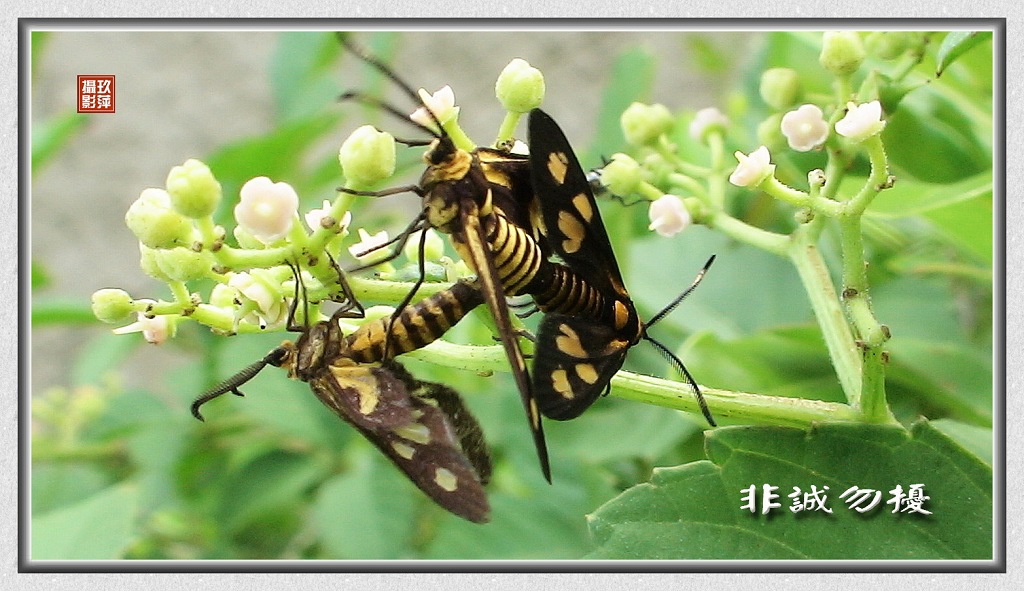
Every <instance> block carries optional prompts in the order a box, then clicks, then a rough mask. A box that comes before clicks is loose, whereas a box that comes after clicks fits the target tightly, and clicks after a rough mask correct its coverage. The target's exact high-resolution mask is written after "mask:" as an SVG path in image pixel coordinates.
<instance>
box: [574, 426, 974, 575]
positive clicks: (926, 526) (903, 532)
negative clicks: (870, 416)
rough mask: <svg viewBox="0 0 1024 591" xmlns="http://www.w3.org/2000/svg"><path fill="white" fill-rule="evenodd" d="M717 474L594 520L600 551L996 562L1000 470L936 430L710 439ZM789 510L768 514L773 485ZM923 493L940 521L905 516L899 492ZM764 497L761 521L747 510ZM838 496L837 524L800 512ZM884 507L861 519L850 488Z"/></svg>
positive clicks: (632, 496)
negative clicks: (797, 499) (748, 503)
mask: <svg viewBox="0 0 1024 591" xmlns="http://www.w3.org/2000/svg"><path fill="white" fill-rule="evenodd" d="M707 448H708V456H709V458H710V460H711V461H709V462H696V463H692V464H686V465H683V466H676V467H673V468H663V469H660V470H657V471H655V474H654V476H653V478H652V480H651V482H650V483H647V484H642V485H639V486H636V487H633V488H632V489H629V490H627V491H626V492H625V493H623V494H622V495H620V496H619V497H618V498H616V499H614V500H612V501H611V502H609V503H608V504H607V505H605V506H603V507H601V508H600V509H598V511H596V512H595V513H594V514H593V515H592V516H591V518H590V528H591V532H592V534H593V536H594V539H595V541H596V542H597V545H598V548H597V550H596V551H595V552H593V553H592V554H591V555H590V558H615V559H743V560H750V559H817V560H839V559H860V560H899V559H932V560H964V559H974V560H990V559H992V557H993V555H992V539H993V530H992V527H993V521H992V469H991V467H990V466H988V465H986V464H984V463H983V462H982V461H981V460H980V459H979V458H978V457H977V456H975V455H974V454H972V453H970V452H968V451H966V450H965V449H963V448H962V447H960V446H959V445H957V444H956V443H955V442H954V441H952V440H950V439H949V438H947V437H946V436H945V435H943V434H941V433H940V432H939V431H937V430H936V429H934V428H933V427H932V426H931V425H929V424H928V423H926V422H922V423H919V424H917V425H916V426H915V427H914V428H913V429H912V430H911V431H909V432H908V431H905V430H903V429H900V428H898V427H887V426H871V425H860V424H829V425H822V426H819V427H816V428H814V429H812V430H810V431H803V430H799V429H789V428H769V427H732V428H725V429H719V430H717V431H715V432H713V433H711V434H710V435H709V436H708V439H707ZM764 484H770V485H773V486H777V487H779V488H778V489H777V491H776V494H778V495H779V498H778V499H777V500H776V502H779V503H781V507H780V508H777V509H774V510H772V511H770V512H769V513H768V514H767V515H765V514H762V513H761V507H762V505H761V499H760V492H761V490H762V485H764ZM913 484H922V485H923V486H924V494H925V495H927V496H928V497H929V499H927V500H926V501H925V503H924V504H923V509H924V510H927V511H930V512H931V514H930V515H925V514H921V513H913V512H902V511H901V512H898V513H895V514H894V513H893V512H892V511H893V508H894V507H895V505H892V504H889V500H890V498H891V493H890V492H889V491H892V490H894V488H895V487H896V486H897V485H900V486H902V487H903V490H904V491H906V490H909V487H910V485H913ZM751 485H753V486H754V487H755V489H756V490H757V492H758V495H757V496H758V505H757V510H756V512H754V513H752V512H750V511H749V510H747V509H744V508H742V506H743V505H744V499H743V494H744V492H743V491H744V489H747V487H750V486H751ZM812 486H817V487H818V489H819V490H820V489H822V487H825V486H827V487H828V490H827V495H828V496H827V500H826V503H825V504H826V506H827V507H829V508H830V509H831V510H832V513H831V514H826V513H824V512H820V511H815V512H810V511H802V512H792V511H791V510H790V507H791V501H790V499H789V498H788V495H789V494H790V493H791V492H792V491H793V490H794V487H799V488H800V490H801V491H802V492H805V493H806V492H810V491H811V487H812ZM853 486H856V487H859V488H861V489H874V490H877V491H880V492H881V499H880V500H879V503H878V505H877V506H876V507H874V509H872V510H870V511H867V512H865V513H860V512H858V511H856V510H854V509H853V508H851V507H850V506H847V505H846V504H845V503H844V501H842V500H841V499H840V498H839V497H840V495H841V494H843V493H844V492H845V491H847V490H848V489H850V487H853Z"/></svg>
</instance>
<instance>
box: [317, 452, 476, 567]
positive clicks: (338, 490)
mask: <svg viewBox="0 0 1024 591" xmlns="http://www.w3.org/2000/svg"><path fill="white" fill-rule="evenodd" d="M361 451H363V452H365V453H360V454H358V457H357V458H356V460H355V462H354V466H353V469H352V470H350V471H348V472H346V473H345V474H342V475H340V476H337V477H335V478H333V479H331V480H329V481H328V482H327V483H325V484H324V486H322V487H321V488H320V490H319V491H318V493H317V496H316V500H315V502H314V504H313V518H314V519H313V521H314V526H315V528H316V530H317V531H318V532H319V537H320V540H321V541H322V542H323V544H324V549H325V550H326V557H328V558H344V559H399V558H415V557H416V556H415V554H414V547H413V542H414V540H413V534H414V531H415V526H416V520H415V519H414V517H415V515H416V506H417V504H423V503H428V502H429V501H428V500H427V499H426V498H418V497H417V495H419V497H423V494H422V493H421V492H419V490H417V489H416V487H415V486H413V485H412V483H411V482H409V481H408V480H406V479H405V478H404V477H403V476H402V474H401V473H400V472H399V471H398V470H397V469H396V468H395V467H394V466H392V465H390V464H389V463H388V462H387V460H385V459H384V458H383V457H372V454H376V453H377V452H376V450H371V449H370V448H369V446H366V449H364V450H361ZM438 511H439V512H442V513H443V511H442V510H441V509H438ZM453 519H457V518H454V517H453Z"/></svg>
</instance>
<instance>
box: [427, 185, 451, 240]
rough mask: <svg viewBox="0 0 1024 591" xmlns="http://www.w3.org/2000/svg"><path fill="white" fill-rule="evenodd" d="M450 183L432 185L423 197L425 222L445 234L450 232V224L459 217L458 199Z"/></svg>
mask: <svg viewBox="0 0 1024 591" xmlns="http://www.w3.org/2000/svg"><path fill="white" fill-rule="evenodd" d="M453 188H454V186H453V185H450V184H441V185H437V186H435V187H434V189H433V190H431V191H430V192H429V193H428V194H427V196H426V197H424V199H423V208H424V211H425V213H426V216H427V223H429V224H430V225H431V226H432V227H434V228H437V229H438V230H439V231H441V232H444V233H445V234H451V233H452V227H451V226H452V224H453V223H455V222H457V221H458V218H459V200H458V196H457V195H456V194H455V191H454V190H453Z"/></svg>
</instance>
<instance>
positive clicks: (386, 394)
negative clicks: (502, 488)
mask: <svg viewBox="0 0 1024 591" xmlns="http://www.w3.org/2000/svg"><path fill="white" fill-rule="evenodd" d="M310 386H312V389H313V392H314V393H315V394H316V396H317V398H319V399H320V401H321V402H323V403H324V404H325V405H326V406H327V407H328V408H330V409H331V410H332V411H334V412H335V414H337V415H338V416H339V417H341V418H342V419H344V420H345V421H347V422H348V423H350V424H351V425H352V426H354V427H355V428H356V429H358V430H359V431H360V432H361V433H362V434H363V436H364V437H366V438H367V439H368V440H369V441H370V442H371V443H373V444H374V445H375V446H377V448H378V449H380V450H381V452H383V453H384V455H386V456H387V457H388V458H389V459H390V460H391V461H392V462H393V463H394V464H395V466H397V467H398V469H399V470H401V471H402V472H403V473H405V475H406V476H407V477H408V478H409V480H411V481H412V482H413V483H414V484H415V485H416V486H417V487H419V489H420V490H422V491H423V492H424V493H426V494H427V496H429V497H430V498H431V499H432V500H433V501H434V502H436V503H437V504H438V505H440V506H441V507H443V508H445V509H447V510H448V511H451V512H452V513H455V514H456V515H458V516H460V517H463V518H465V519H468V520H470V521H473V522H475V523H485V522H487V520H488V519H489V515H490V505H489V503H488V501H487V494H486V492H485V490H484V484H486V482H487V480H488V479H489V477H490V472H491V462H490V455H489V453H488V451H487V446H486V444H485V443H484V438H483V433H482V431H481V430H480V425H479V424H478V423H477V422H476V419H474V418H473V416H472V415H471V414H470V413H469V411H468V410H467V409H466V408H465V406H464V405H463V403H462V400H461V399H460V398H459V396H458V394H457V393H455V391H453V390H451V389H450V388H447V387H445V386H443V385H441V384H436V383H434V382H424V381H420V380H417V379H415V378H414V377H412V376H411V375H410V374H409V373H408V372H407V371H406V370H405V369H404V368H403V367H402V366H401V365H400V364H398V362H396V361H385V362H384V363H381V364H379V365H367V364H352V363H337V364H333V365H331V366H330V367H329V368H328V369H327V371H325V372H323V373H322V374H321V375H320V376H318V377H317V378H316V379H313V380H310Z"/></svg>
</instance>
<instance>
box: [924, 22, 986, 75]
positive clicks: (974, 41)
mask: <svg viewBox="0 0 1024 591" xmlns="http://www.w3.org/2000/svg"><path fill="white" fill-rule="evenodd" d="M991 38H992V32H991V31H952V32H950V33H948V34H947V35H946V36H945V37H944V38H943V39H942V44H941V45H939V51H938V54H937V55H936V59H937V61H938V64H937V75H939V76H941V75H942V72H944V71H945V70H946V68H948V67H949V65H950V64H952V63H953V62H955V61H956V60H957V58H959V57H960V56H962V55H963V54H965V53H967V52H968V51H970V50H971V49H972V48H974V47H975V46H977V45H978V44H979V43H982V42H984V41H987V40H989V39H991Z"/></svg>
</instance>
